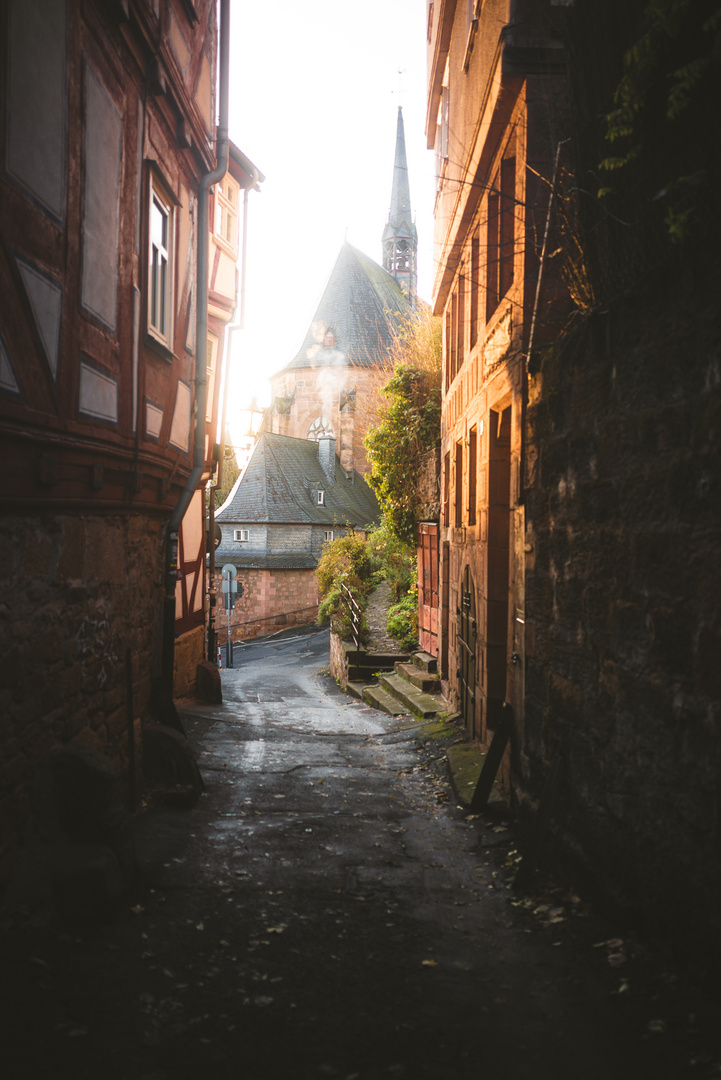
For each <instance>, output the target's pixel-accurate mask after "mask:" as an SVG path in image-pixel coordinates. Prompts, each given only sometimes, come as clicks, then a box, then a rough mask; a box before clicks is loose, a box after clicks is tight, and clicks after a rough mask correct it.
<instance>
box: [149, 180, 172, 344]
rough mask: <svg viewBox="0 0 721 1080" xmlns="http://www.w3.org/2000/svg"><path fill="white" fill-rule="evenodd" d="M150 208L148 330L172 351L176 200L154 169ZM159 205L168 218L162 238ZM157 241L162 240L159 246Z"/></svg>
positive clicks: (150, 182)
mask: <svg viewBox="0 0 721 1080" xmlns="http://www.w3.org/2000/svg"><path fill="white" fill-rule="evenodd" d="M147 207H148V227H147V231H148V235H147V252H146V273H147V304H146V330H147V333H148V335H149V336H150V337H151V338H152V339H153V340H154V341H157V342H158V343H159V344H160V345H162V346H163V347H164V348H165V349H167V350H168V351H169V352H172V350H173V332H174V328H175V327H174V324H175V303H174V299H175V257H176V243H175V227H176V202H175V199H174V198H173V197H172V196H171V195H170V192H169V190H168V188H167V187H166V185H165V184H163V182H162V181H161V180H160V178H159V177H158V176H157V174H156V173H155V172H154V171H152V170H151V171H150V177H149V185H148V202H147ZM156 207H157V209H158V211H159V212H160V213H161V215H162V216H163V218H164V221H165V229H164V235H161V237H158V236H157V235H156V233H155V230H154V221H153V219H154V209H155V208H156ZM161 232H162V230H161ZM156 241H159V242H158V243H157V245H156ZM156 251H157V255H156V254H155V252H156ZM163 258H164V263H163ZM158 275H160V276H158ZM159 305H160V306H161V307H162V317H161V312H160V311H158V306H159Z"/></svg>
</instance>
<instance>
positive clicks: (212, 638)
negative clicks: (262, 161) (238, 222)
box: [208, 166, 259, 664]
mask: <svg viewBox="0 0 721 1080" xmlns="http://www.w3.org/2000/svg"><path fill="white" fill-rule="evenodd" d="M258 178H259V173H258V170H257V169H256V168H255V166H251V168H250V174H249V181H248V184H247V185H246V187H245V189H244V191H243V246H242V248H241V256H240V318H239V320H238V322H236V321H235V320H236V317H237V315H238V304H237V302H236V308H235V311H234V312H233V317H232V319H231V321H230V322H229V323H228V325H227V326H226V328H225V341H224V343H223V344H224V350H223V412H222V420H221V422H220V460H219V462H218V483H219V484H220V483H221V481H222V479H223V462H224V460H225V424H226V420H227V417H228V388H229V385H230V358H231V356H232V351H233V350H232V344H233V335H234V334H235V332H236V330H243V329H244V327H245V265H246V257H247V250H248V245H247V236H248V193H249V191H251V190H252V189H253V188H255V186H256V185H257V183H258ZM208 534H209V536H210V558H209V559H208V578H209V581H210V589H209V593H210V611H209V613H208V659H209V660H210V661H211V663H213V664H214V663H215V654H216V649H217V644H216V642H217V640H218V639H217V635H216V632H215V602H216V592H215V584H214V582H215V492H214V491H212V490H211V492H210V503H209V506H208Z"/></svg>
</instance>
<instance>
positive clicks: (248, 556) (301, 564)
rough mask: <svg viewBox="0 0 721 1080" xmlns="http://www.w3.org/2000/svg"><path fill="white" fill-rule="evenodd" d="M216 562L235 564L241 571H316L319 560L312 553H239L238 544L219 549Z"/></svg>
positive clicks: (216, 563) (217, 563)
mask: <svg viewBox="0 0 721 1080" xmlns="http://www.w3.org/2000/svg"><path fill="white" fill-rule="evenodd" d="M218 552H220V556H219V555H218ZM215 560H216V561H215V565H216V566H218V565H219V564H220V563H233V565H234V566H237V567H238V568H239V569H240V570H315V568H316V566H317V565H318V560H317V559H316V558H315V556H313V555H311V554H310V552H301V554H300V555H297V554H296V553H295V552H292V551H284V552H282V553H281V554H280V555H263V554H258V553H253V552H250V553H245V552H243V551H240V552H239V551H238V545H237V544H236V545H235V547H234V548H231V547H230V545H227V546H226V547H223V548H218V551H216V553H215Z"/></svg>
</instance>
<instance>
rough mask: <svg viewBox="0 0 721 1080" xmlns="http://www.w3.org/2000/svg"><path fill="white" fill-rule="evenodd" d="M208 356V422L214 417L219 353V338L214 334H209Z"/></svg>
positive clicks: (206, 413)
mask: <svg viewBox="0 0 721 1080" xmlns="http://www.w3.org/2000/svg"><path fill="white" fill-rule="evenodd" d="M206 346H207V356H206V369H205V370H206V377H207V380H208V388H207V394H206V402H205V419H206V421H207V422H208V423H210V421H211V420H212V419H213V397H214V394H215V367H216V363H215V361H216V356H217V354H218V339H217V337H215V336H214V335H213V334H208V338H207V342H206Z"/></svg>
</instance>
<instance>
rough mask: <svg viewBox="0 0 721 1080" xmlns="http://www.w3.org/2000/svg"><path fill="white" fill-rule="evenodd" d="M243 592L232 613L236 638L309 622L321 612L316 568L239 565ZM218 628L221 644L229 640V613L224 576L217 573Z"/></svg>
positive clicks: (232, 631) (233, 632)
mask: <svg viewBox="0 0 721 1080" xmlns="http://www.w3.org/2000/svg"><path fill="white" fill-rule="evenodd" d="M238 581H239V582H240V583H241V584H242V586H243V595H242V597H241V598H240V599H239V600H238V599H236V601H235V608H234V609H233V611H232V612H231V614H230V627H231V635H232V638H233V641H245V640H246V639H250V638H254V637H262V636H264V635H266V634H273V633H275V632H276V631H277V630H282V629H283V628H284V627H286V626H305V625H307V624H308V623H312V622H314V621H315V617H316V615H317V614H318V582H317V580H316V576H315V571H314V570H258V569H244V568H243V567H242V566H241V567H239V568H238ZM215 587H216V590H217V594H218V607H217V608H216V612H217V613H216V617H215V621H216V630H217V632H218V641H219V642H220V644H221V646H223V645H225V643H226V642H227V640H228V613H227V611H226V610H225V608H224V607H223V606H222V604H223V599H222V596H223V594H222V577H221V575H220V574H217V575H216V586H215Z"/></svg>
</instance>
